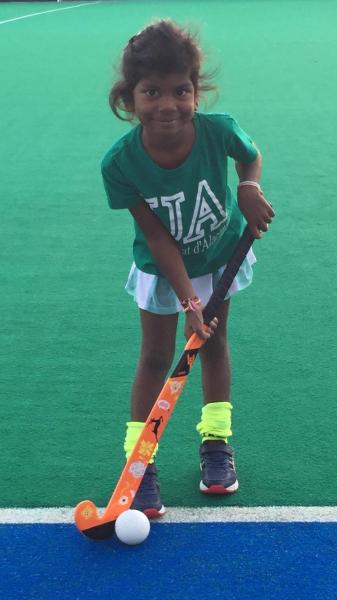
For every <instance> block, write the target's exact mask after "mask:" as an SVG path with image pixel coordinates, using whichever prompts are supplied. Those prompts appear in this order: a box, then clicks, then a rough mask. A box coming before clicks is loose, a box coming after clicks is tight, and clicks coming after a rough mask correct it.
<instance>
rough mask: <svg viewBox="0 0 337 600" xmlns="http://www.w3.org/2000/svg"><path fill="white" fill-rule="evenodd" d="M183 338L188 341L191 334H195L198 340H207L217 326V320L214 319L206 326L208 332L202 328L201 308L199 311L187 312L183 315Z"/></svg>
mask: <svg viewBox="0 0 337 600" xmlns="http://www.w3.org/2000/svg"><path fill="white" fill-rule="evenodd" d="M185 316H186V320H185V329H184V333H185V337H186V339H187V340H188V339H189V338H190V337H191V335H193V333H196V334H197V335H198V336H199V337H200V339H202V340H208V339H209V338H210V337H211V336H212V335H213V334H214V332H215V330H216V328H217V326H218V319H217V318H216V317H214V319H212V321H211V322H210V323H209V325H208V330H206V329H205V328H204V320H203V317H202V308H200V309H199V310H195V311H192V310H189V311H187V312H186V313H185Z"/></svg>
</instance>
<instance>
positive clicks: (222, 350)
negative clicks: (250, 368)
mask: <svg viewBox="0 0 337 600" xmlns="http://www.w3.org/2000/svg"><path fill="white" fill-rule="evenodd" d="M229 302H230V301H229V300H226V302H225V303H224V305H223V306H222V308H221V311H220V313H219V314H218V327H217V329H216V330H215V333H214V335H213V336H212V337H211V338H210V339H209V340H208V341H207V343H206V344H205V345H204V346H203V347H202V348H201V350H200V359H201V365H202V385H203V391H204V404H208V403H210V402H229V401H230V385H231V369H230V360H229V348H228V341H227V320H228V313H229Z"/></svg>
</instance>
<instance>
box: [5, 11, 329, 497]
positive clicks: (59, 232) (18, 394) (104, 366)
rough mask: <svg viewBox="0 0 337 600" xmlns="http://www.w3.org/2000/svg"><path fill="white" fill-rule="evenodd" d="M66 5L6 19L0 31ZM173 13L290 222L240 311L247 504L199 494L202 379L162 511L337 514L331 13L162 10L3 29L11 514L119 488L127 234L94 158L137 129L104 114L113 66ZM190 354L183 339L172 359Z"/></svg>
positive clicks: (129, 347) (185, 405) (238, 410)
mask: <svg viewBox="0 0 337 600" xmlns="http://www.w3.org/2000/svg"><path fill="white" fill-rule="evenodd" d="M68 5H69V6H71V3H63V4H60V5H56V4H54V3H18V4H12V3H11V4H10V5H8V4H6V5H4V4H1V5H0V21H3V20H5V19H9V18H11V17H16V16H19V15H25V14H29V13H32V12H40V11H44V10H50V9H52V8H57V7H58V8H59V9H63V8H64V7H65V6H68ZM167 16H170V17H172V18H174V19H176V20H177V21H179V22H181V23H183V24H192V25H194V26H196V27H197V28H199V30H200V31H201V36H202V40H203V45H204V47H205V50H206V54H207V61H208V62H207V65H208V66H209V67H212V68H213V67H216V68H217V69H218V75H217V82H218V85H219V95H218V98H216V99H213V103H212V102H211V101H209V103H208V105H207V109H208V110H221V111H227V112H230V113H232V114H233V115H234V116H235V117H236V118H237V119H238V120H239V122H240V124H241V125H242V126H243V128H245V129H247V131H248V132H249V133H250V134H251V135H252V137H253V138H254V139H255V141H256V143H257V145H258V146H259V147H260V149H261V151H262V154H263V156H264V171H263V178H262V184H263V187H264V190H265V194H266V197H267V198H268V199H269V200H270V201H272V203H273V206H274V207H275V209H276V213H277V217H276V219H275V222H274V224H273V226H272V228H271V230H270V233H269V234H268V235H266V236H265V238H264V239H263V240H262V241H261V242H256V244H255V251H256V255H257V257H258V263H257V265H256V267H255V276H254V284H253V286H251V288H250V289H249V290H247V291H245V292H243V293H241V294H240V295H239V296H237V297H236V298H235V299H234V300H233V302H232V307H231V321H230V339H231V350H232V364H233V397H232V400H233V404H234V405H235V411H234V437H233V440H232V441H233V445H234V446H235V448H236V450H237V466H238V473H239V478H240V483H241V488H240V491H239V492H238V494H236V495H235V496H233V497H232V498H226V499H219V498H213V499H207V498H206V499H205V498H204V497H202V496H201V495H200V494H199V492H198V482H199V471H198V444H199V440H198V437H197V434H196V432H195V424H196V423H197V421H198V420H199V416H200V408H201V391H200V390H201V386H200V370H199V365H198V366H196V367H195V369H194V370H193V372H192V374H191V378H190V380H189V382H188V384H187V387H186V388H185V391H184V393H183V395H182V397H181V399H180V401H179V404H178V405H177V408H176V412H175V414H174V415H173V417H172V420H171V422H170V423H169V426H168V428H167V431H166V432H165V435H164V437H163V440H162V443H161V449H160V452H159V455H158V464H159V468H160V475H161V487H162V496H163V500H164V501H165V504H167V505H176V506H177V505H181V506H204V505H214V506H217V505H219V504H228V505H240V506H254V505H271V504H272V505H275V504H295V505H329V504H336V496H337V492H336V485H335V474H336V450H335V446H336V430H337V418H336V409H335V403H336V389H335V388H336V385H335V384H336V372H337V368H336V317H335V314H336V275H337V273H336V247H335V237H336V216H337V214H336V213H337V211H336V199H335V195H336V194H335V163H336V151H335V147H336V143H335V137H336V136H335V131H334V130H335V123H336V116H337V114H336V113H337V110H336V100H335V99H336V97H337V79H336V77H335V57H336V50H337V45H336V35H335V23H336V18H337V4H336V3H335V2H333V1H329V0H321V1H318V0H317V1H314V0H312V1H304V0H303V1H300V0H295V1H292V2H291V1H281V0H279V1H271V2H267V1H263V0H249V1H248V0H237V1H235V2H234V1H233V0H232V1H226V0H225V1H218V2H217V1H211V2H209V1H208V2H206V1H205V2H192V1H191V2H187V1H181V2H170V1H168V0H167V1H166V2H142V1H139V2H127V1H126V2H102V3H99V4H92V5H91V6H84V7H80V8H78V9H72V10H65V11H64V10H62V11H60V12H59V13H55V12H54V13H50V14H45V15H41V16H36V17H34V18H28V19H22V20H19V21H14V22H10V23H5V24H2V25H0V54H1V56H2V57H3V58H2V60H1V82H2V84H1V85H2V93H1V98H0V114H1V121H2V134H1V142H0V144H1V156H0V177H1V202H0V210H1V215H0V219H1V232H2V233H1V238H0V244H1V263H2V270H1V307H0V308H1V321H2V325H1V329H2V335H1V352H2V358H1V404H0V435H1V443H2V452H1V458H0V475H1V493H0V505H1V506H27V507H34V506H55V505H69V504H76V503H77V501H79V500H81V499H83V498H86V497H90V498H92V499H93V500H95V502H96V503H97V504H101V505H103V504H105V503H106V500H107V498H108V497H109V495H110V493H111V491H112V489H113V486H114V484H115V482H116V480H117V478H118V476H119V474H120V471H121V467H122V465H123V460H124V459H123V452H122V443H123V437H124V424H125V421H126V420H127V419H128V418H129V407H128V403H129V394H130V389H131V385H132V379H133V374H134V370H135V366H136V362H137V356H138V347H139V330H138V314H137V309H136V306H135V305H134V304H133V302H132V300H131V299H130V298H129V297H128V296H127V295H126V294H125V292H124V290H123V287H124V283H125V280H126V277H127V274H128V270H129V266H130V262H131V260H132V236H133V226H132V222H131V218H130V216H129V215H128V214H127V212H126V211H125V212H122V211H121V212H115V213H112V211H110V210H109V208H108V205H107V201H106V198H105V195H104V191H103V187H102V183H101V179H100V160H101V157H102V156H103V154H104V152H105V151H106V149H107V148H108V147H109V146H110V145H111V144H112V142H113V141H114V140H115V139H116V138H117V137H118V136H119V135H121V134H122V133H123V132H124V131H126V130H127V128H128V125H125V124H123V123H121V122H119V121H117V120H116V119H115V118H114V117H113V116H112V113H111V112H110V111H109V107H108V104H107V94H108V91H109V86H110V83H111V81H112V66H113V64H114V63H115V62H116V60H117V58H118V56H119V54H120V52H121V49H122V47H123V46H124V45H125V43H126V41H127V39H128V37H130V36H131V35H132V34H134V33H135V32H137V31H138V30H139V29H140V28H141V27H143V26H144V25H145V24H146V23H147V22H148V21H149V20H150V19H152V18H153V17H167ZM231 180H232V181H233V182H234V181H235V178H234V174H233V173H231ZM183 343H184V342H183V336H182V328H181V327H180V331H179V338H178V343H177V355H178V354H179V353H180V351H181V350H182V347H183Z"/></svg>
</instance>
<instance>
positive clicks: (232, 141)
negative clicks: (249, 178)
mask: <svg viewBox="0 0 337 600" xmlns="http://www.w3.org/2000/svg"><path fill="white" fill-rule="evenodd" d="M225 145H226V149H227V154H228V156H230V157H231V158H234V160H237V161H238V162H241V163H244V164H245V163H250V162H253V161H254V160H255V159H256V158H257V155H258V150H257V148H256V147H255V146H254V144H253V140H252V139H251V138H250V137H249V135H248V134H247V133H246V132H245V131H244V130H243V129H241V127H240V125H239V124H238V122H237V121H236V120H235V119H233V117H229V116H228V118H227V119H226V128H225Z"/></svg>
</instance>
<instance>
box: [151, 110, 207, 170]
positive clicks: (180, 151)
mask: <svg viewBox="0 0 337 600" xmlns="http://www.w3.org/2000/svg"><path fill="white" fill-rule="evenodd" d="M141 135H142V142H143V145H144V148H145V151H146V152H147V154H148V155H149V156H150V158H151V159H152V160H153V161H154V162H155V163H157V164H158V165H159V166H160V167H162V168H164V169H176V168H177V167H179V166H180V165H181V164H182V163H183V162H184V161H185V160H186V158H187V156H188V155H189V154H190V152H191V150H192V148H193V144H194V141H195V130H194V125H193V122H192V121H191V122H190V123H188V124H187V125H186V127H184V129H181V130H180V131H179V134H178V135H175V136H169V135H165V137H162V136H160V137H158V138H154V137H153V136H151V137H150V136H148V134H147V131H146V129H144V128H143V130H142V134H141Z"/></svg>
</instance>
